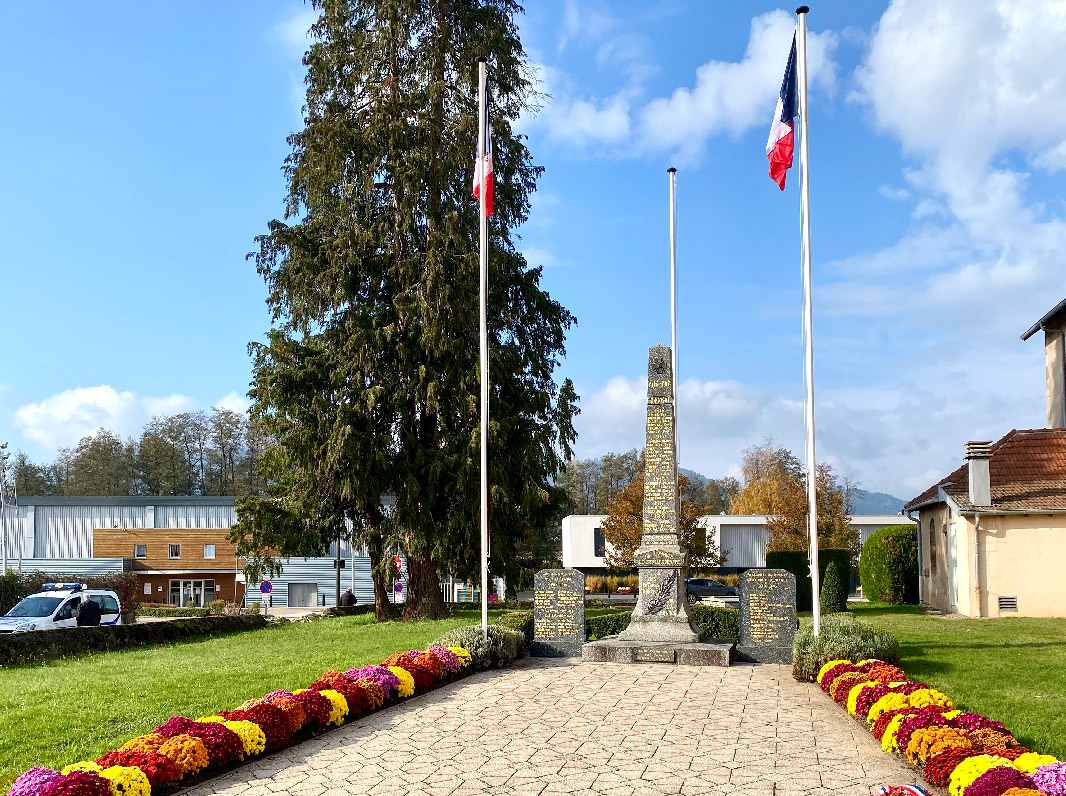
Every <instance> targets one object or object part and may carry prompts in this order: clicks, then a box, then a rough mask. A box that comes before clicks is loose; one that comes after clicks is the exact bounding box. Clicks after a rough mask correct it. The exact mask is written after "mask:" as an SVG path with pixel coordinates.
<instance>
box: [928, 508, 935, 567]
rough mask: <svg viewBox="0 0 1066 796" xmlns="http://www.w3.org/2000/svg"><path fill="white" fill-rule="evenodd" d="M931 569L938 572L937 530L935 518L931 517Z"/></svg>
mask: <svg viewBox="0 0 1066 796" xmlns="http://www.w3.org/2000/svg"><path fill="white" fill-rule="evenodd" d="M929 571H930V572H931V573H932V574H934V575H935V574H936V531H935V530H934V529H933V518H932V517H930V518H929Z"/></svg>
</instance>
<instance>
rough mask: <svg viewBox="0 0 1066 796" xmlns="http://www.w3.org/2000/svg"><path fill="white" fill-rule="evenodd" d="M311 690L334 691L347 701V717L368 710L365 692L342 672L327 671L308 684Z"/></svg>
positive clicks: (359, 714)
mask: <svg viewBox="0 0 1066 796" xmlns="http://www.w3.org/2000/svg"><path fill="white" fill-rule="evenodd" d="M308 689H310V690H311V691H326V690H331V691H336V692H337V693H338V694H340V695H341V696H343V697H344V699H345V701H347V703H348V719H349V720H351V719H355V718H358V717H359V716H362V715H363V714H365V713H368V712H369V711H370V703H369V702H368V701H367V698H366V693H365V692H364V691H363V689H362V688H359V687H358V686H357V685H356V684H355V683H354V682H352V681H351V680H349V679H348V678H347V677H345V676H344V675H343V674H339V673H338V672H334V671H328V672H326V673H325V674H323V675H322V676H321V677H320V678H318V680H316V681H315V682H313V683H311V685H309V686H308Z"/></svg>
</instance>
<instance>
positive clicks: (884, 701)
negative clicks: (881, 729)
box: [866, 693, 907, 724]
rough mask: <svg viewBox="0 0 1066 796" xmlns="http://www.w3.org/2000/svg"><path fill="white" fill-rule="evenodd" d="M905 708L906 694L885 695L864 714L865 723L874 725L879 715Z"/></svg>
mask: <svg viewBox="0 0 1066 796" xmlns="http://www.w3.org/2000/svg"><path fill="white" fill-rule="evenodd" d="M906 706H907V696H906V694H897V693H891V694H885V695H884V696H883V697H881V698H880V699H879V700H877V701H876V702H874V703H873V705H871V706H870V710H869V711H868V712H867V713H866V721H867V723H868V724H874V723H875V722H876V721H877V719H878V718H880V716H881V714H882V713H884V712H885V711H887V710H899V709H900V708H903V707H906Z"/></svg>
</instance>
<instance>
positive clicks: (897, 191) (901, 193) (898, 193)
mask: <svg viewBox="0 0 1066 796" xmlns="http://www.w3.org/2000/svg"><path fill="white" fill-rule="evenodd" d="M877 192H878V193H879V194H881V196H883V197H885V199H888V201H890V202H904V201H906V200H907V199H909V198H910V196H911V192H910V191H908V190H907V189H906V188H895V187H893V186H891V185H882V186H881V187H880V188H878V189H877Z"/></svg>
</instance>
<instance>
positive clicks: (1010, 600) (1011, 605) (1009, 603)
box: [999, 597, 1018, 611]
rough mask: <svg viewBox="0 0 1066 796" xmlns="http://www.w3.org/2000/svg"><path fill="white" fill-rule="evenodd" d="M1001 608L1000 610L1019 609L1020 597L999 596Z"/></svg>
mask: <svg viewBox="0 0 1066 796" xmlns="http://www.w3.org/2000/svg"><path fill="white" fill-rule="evenodd" d="M999 610H1000V611H1017V610H1018V598H1017V597H1000V598H999Z"/></svg>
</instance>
